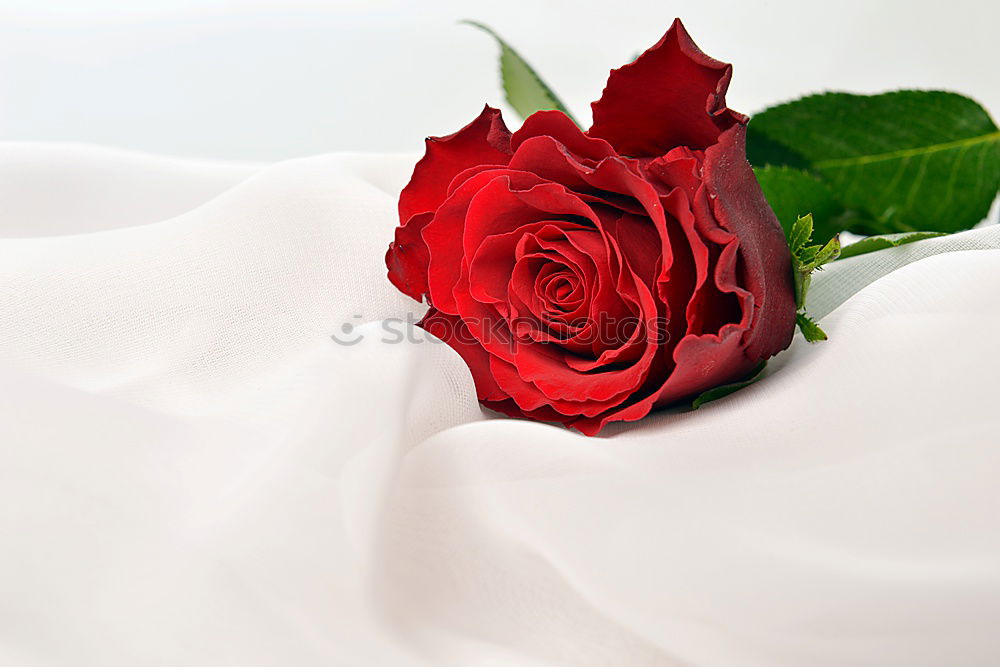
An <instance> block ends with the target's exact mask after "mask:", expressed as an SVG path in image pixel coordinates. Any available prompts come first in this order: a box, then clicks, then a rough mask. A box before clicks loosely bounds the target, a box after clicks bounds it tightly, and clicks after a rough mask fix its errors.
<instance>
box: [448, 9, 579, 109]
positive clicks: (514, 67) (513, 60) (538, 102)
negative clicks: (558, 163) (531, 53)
mask: <svg viewBox="0 0 1000 667" xmlns="http://www.w3.org/2000/svg"><path fill="white" fill-rule="evenodd" d="M461 23H466V24H468V25H471V26H473V27H475V28H479V29H480V30H483V31H485V32H487V33H488V34H490V35H491V36H492V37H493V39H495V40H496V41H497V44H499V45H500V77H501V79H502V80H503V88H504V93H505V94H506V96H507V102H509V103H510V105H511V106H512V107H514V110H515V111H517V113H518V114H520V116H521V118H522V120H523V119H525V118H527V117H528V116H530V115H531V114H533V113H535V112H536V111H541V110H543V109H556V110H557V111H562V112H563V113H564V114H566V115H567V116H569V117H570V119H571V120H573V122H574V123H576V120H575V119H574V118H573V116H572V115H571V114H570V113H569V111H568V110H567V109H566V105H565V104H563V103H562V101H561V100H560V99H559V98H558V97H556V94H555V93H553V92H552V89H551V88H549V87H548V86H547V85H546V84H545V82H544V81H542V79H541V77H539V76H538V74H536V73H535V70H533V69H532V68H531V65H529V64H528V63H527V62H526V61H525V60H524V58H522V57H521V56H520V55H519V54H518V52H517V51H515V50H514V49H512V48H511V47H510V45H509V44H507V42H505V41H504V40H503V39H501V37H500V35H498V34H497V33H496V32H494V31H493V29H491V28H490V27H488V26H485V25H483V24H482V23H478V22H476V21H461ZM576 124H577V125H579V123H576Z"/></svg>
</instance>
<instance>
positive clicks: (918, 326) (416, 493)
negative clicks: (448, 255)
mask: <svg viewBox="0 0 1000 667" xmlns="http://www.w3.org/2000/svg"><path fill="white" fill-rule="evenodd" d="M413 160H414V157H413V156H405V155H403V156H390V155H382V156H379V155H329V156H322V157H316V158H311V159H303V160H296V161H290V162H284V163H280V164H277V165H274V166H270V167H266V168H265V167H261V166H256V165H220V164H202V163H193V162H191V163H189V162H183V161H177V160H167V159H161V158H154V157H151V156H142V155H136V154H129V153H121V152H117V151H107V150H102V149H96V148H87V147H78V146H77V147H75V146H60V145H5V146H2V147H0V176H2V178H0V194H2V196H0V201H2V202H3V206H2V207H0V237H8V238H2V239H0V664H2V665H5V666H7V665H10V666H11V667H22V666H24V667H27V666H31V667H36V666H45V667H54V666H63V665H67V666H69V665H73V666H74V667H76V666H95V667H96V666H100V667H115V666H123V667H124V666H133V665H143V666H163V665H185V666H190V665H206V666H209V665H211V666H218V665H239V666H240V667H257V666H272V665H273V666H279V665H280V666H286V665H295V666H296V667H312V666H316V667H319V666H321V665H322V666H324V667H329V666H331V665H336V666H345V667H357V666H365V667H367V666H373V667H404V666H406V667H409V666H423V665H433V666H439V665H441V666H451V665H455V666H462V667H485V666H491V667H492V666H500V665H503V666H504V667H520V666H522V665H523V666H525V667H529V666H530V667H543V666H544V667H555V666H557V665H559V666H565V665H571V666H581V667H583V666H588V667H591V666H592V667H598V666H600V667H605V666H607V667H624V666H628V667H653V666H667V665H689V664H690V665H705V666H725V667H731V666H734V665H735V666H743V665H746V666H758V665H759V666H767V667H774V666H779V667H781V666H789V667H803V666H812V665H816V666H827V665H829V666H834V665H836V666H843V665H859V666H860V665H871V666H876V665H877V666H879V667H884V666H886V665H900V666H906V667H914V666H919V665H945V664H949V665H950V664H961V665H964V666H968V665H995V664H997V663H998V662H1000V640H998V639H997V636H996V628H997V627H998V626H1000V519H998V513H997V508H998V503H1000V485H998V484H997V472H998V470H1000V446H998V442H1000V436H998V431H1000V428H998V427H1000V419H998V416H997V415H998V412H997V407H996V396H997V393H996V378H997V377H998V375H1000V353H998V348H997V346H996V341H995V338H996V332H997V331H998V330H1000V296H998V295H1000V263H998V262H1000V249H997V248H998V246H1000V240H998V236H997V234H996V229H995V228H984V229H981V230H976V231H973V232H968V233H966V234H963V235H960V236H958V237H955V238H953V239H943V240H932V241H926V242H923V244H925V245H922V246H921V247H922V248H924V250H921V251H920V252H919V253H917V254H919V255H921V256H923V255H926V254H929V252H930V250H929V249H932V248H937V249H938V250H941V252H940V254H937V255H934V256H929V257H925V258H922V259H919V261H912V263H909V264H907V262H908V261H910V260H914V259H915V255H914V253H915V251H914V250H913V249H912V248H911V249H909V250H908V249H906V248H899V249H895V250H890V251H884V252H881V253H878V254H876V255H873V256H869V257H867V258H859V259H855V260H850V261H845V262H842V263H838V264H835V265H834V266H832V267H830V268H829V269H827V270H826V271H825V272H823V273H822V274H821V275H820V276H819V277H818V278H817V279H816V284H815V287H814V290H815V295H816V296H815V299H816V303H817V304H818V306H819V307H821V308H822V309H823V310H824V311H830V314H829V315H828V316H827V317H825V318H824V320H823V326H824V328H825V329H826V330H827V332H828V333H829V334H830V340H829V341H828V342H826V343H823V344H818V345H812V346H810V345H808V344H806V343H804V342H803V341H802V340H800V339H797V340H796V341H795V343H794V344H793V346H792V348H791V350H789V351H788V352H786V353H784V354H783V355H781V356H780V357H778V359H777V360H776V361H775V362H774V363H772V366H771V369H772V370H771V373H770V375H769V376H768V377H767V378H765V379H764V380H763V381H761V382H760V383H758V384H756V385H754V386H753V387H751V388H749V389H747V390H745V391H742V392H739V393H737V394H735V395H733V396H731V397H729V398H727V399H724V400H722V401H719V402H717V403H714V404H711V405H709V406H706V407H705V408H703V409H701V410H699V411H696V412H687V413H674V414H661V415H657V416H654V417H652V418H649V419H647V420H644V421H642V422H639V423H637V424H634V425H632V426H629V427H614V428H611V429H609V431H608V432H607V434H606V437H601V438H590V439H588V438H585V437H582V436H579V435H577V434H574V433H571V432H569V431H566V430H564V429H562V428H558V427H554V426H548V425H542V424H535V423H528V422H524V421H517V420H508V419H498V418H495V417H494V416H487V415H484V414H483V413H482V411H481V410H480V409H479V407H478V406H477V404H476V401H475V397H474V393H473V386H472V381H471V378H470V376H469V374H468V371H467V370H466V369H465V367H464V366H463V364H462V362H461V360H460V359H459V357H458V356H457V355H455V354H454V353H453V352H452V351H451V350H450V349H448V348H447V347H446V346H444V345H442V344H440V343H435V342H433V341H432V340H429V339H428V338H427V337H426V336H420V335H419V331H418V330H413V329H412V328H410V329H408V330H407V333H408V334H410V335H412V336H413V337H414V338H413V340H405V341H403V342H399V343H393V342H390V341H392V340H395V338H396V335H395V333H394V332H401V331H404V329H403V328H402V325H400V324H399V322H394V321H392V320H391V319H390V321H388V322H386V321H385V320H386V318H399V319H404V320H405V319H406V318H407V317H408V316H414V315H417V314H418V313H419V307H418V306H417V305H416V304H414V303H412V302H410V301H409V300H408V299H406V298H405V297H403V296H401V295H399V294H398V293H397V292H396V291H395V290H394V289H393V288H392V287H391V286H390V285H389V283H388V282H387V280H386V279H385V277H384V274H385V270H384V267H383V263H382V257H383V253H384V251H385V247H386V244H387V243H388V241H389V239H390V236H391V230H392V227H393V225H394V224H395V213H394V211H395V195H396V192H397V191H398V188H399V187H400V186H401V184H402V183H403V182H404V181H405V179H406V178H407V176H408V174H409V171H410V169H411V167H412V163H413ZM12 237H18V238H12ZM949 244H950V245H949ZM945 246H947V247H945ZM963 248H978V249H975V250H965V251H963V250H962V249H963ZM945 250H947V252H945ZM904 264H905V266H904ZM897 266H902V268H898V269H897V270H895V271H892V272H889V271H890V270H891V269H892V268H896V267H897ZM880 276H881V277H880ZM875 278H878V279H877V280H875V282H872V283H871V284H869V285H867V286H863V285H864V283H865V282H866V281H867V280H874V279H875ZM836 285H849V287H837V286H836ZM840 301H843V303H842V304H839V302H840ZM838 304H839V307H838ZM345 325H349V326H346V327H345ZM333 334H337V335H338V336H339V337H341V339H342V340H347V341H350V340H359V342H358V343H357V344H354V345H338V344H336V343H335V342H334V341H333V340H331V338H330V336H331V335H333Z"/></svg>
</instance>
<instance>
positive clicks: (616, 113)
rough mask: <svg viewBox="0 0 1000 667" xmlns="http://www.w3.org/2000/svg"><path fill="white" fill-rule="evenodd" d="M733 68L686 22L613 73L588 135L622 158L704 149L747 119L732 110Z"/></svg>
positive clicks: (596, 106) (675, 26)
mask: <svg viewBox="0 0 1000 667" xmlns="http://www.w3.org/2000/svg"><path fill="white" fill-rule="evenodd" d="M731 76H732V66H731V65H727V64H725V63H721V62H719V61H717V60H714V59H712V58H710V57H708V56H707V55H705V54H704V53H702V51H701V50H700V49H699V48H698V47H697V45H696V44H695V43H694V41H692V39H691V36H690V35H688V33H687V30H685V29H684V25H683V24H682V23H681V21H680V19H677V20H675V21H674V23H673V25H671V26H670V29H669V30H668V31H667V34H666V35H664V36H663V38H662V39H661V40H660V41H659V42H657V43H656V44H655V45H654V46H653V47H652V48H650V49H649V50H647V51H646V52H645V53H643V54H642V55H641V56H639V58H638V59H636V61H635V62H633V63H631V64H628V65H625V66H623V67H620V68H618V69H616V70H612V72H611V75H610V76H609V77H608V83H607V86H606V87H605V88H604V93H603V94H602V95H601V99H600V100H598V101H597V102H594V103H593V104H592V105H591V107H592V108H593V111H594V124H593V126H592V127H591V128H590V130H589V131H588V132H587V134H589V135H590V136H592V137H600V138H602V139H606V140H607V141H608V142H610V143H611V145H612V146H614V147H615V149H616V150H617V151H618V152H619V153H621V154H622V155H629V156H631V157H656V156H660V155H663V154H664V153H666V152H667V151H669V150H670V149H672V148H674V147H676V146H687V147H689V148H695V149H703V148H707V147H708V146H711V145H712V144H714V143H715V142H716V141H717V140H718V138H719V133H720V132H722V131H723V130H726V129H728V128H729V127H731V126H732V125H733V124H734V123H736V122H738V121H739V120H741V119H742V118H743V116H741V115H740V114H738V113H736V112H734V111H731V110H730V109H728V108H726V89H727V88H728V87H729V79H730V77H731Z"/></svg>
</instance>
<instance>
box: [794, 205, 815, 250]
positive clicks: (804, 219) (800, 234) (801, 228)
mask: <svg viewBox="0 0 1000 667" xmlns="http://www.w3.org/2000/svg"><path fill="white" fill-rule="evenodd" d="M812 233H813V217H812V213H806V214H805V215H803V216H801V217H798V218H796V219H795V222H793V223H792V231H791V234H790V235H789V236H788V249H789V250H791V251H792V255H798V254H799V253H800V252H801V251H802V249H803V248H804V247H805V245H806V243H808V242H809V239H810V238H811V237H812Z"/></svg>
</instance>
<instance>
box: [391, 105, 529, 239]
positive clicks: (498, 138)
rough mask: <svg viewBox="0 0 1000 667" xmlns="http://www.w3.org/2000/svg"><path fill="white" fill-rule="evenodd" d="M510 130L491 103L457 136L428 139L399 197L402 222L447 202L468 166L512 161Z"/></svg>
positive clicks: (455, 134)
mask: <svg viewBox="0 0 1000 667" xmlns="http://www.w3.org/2000/svg"><path fill="white" fill-rule="evenodd" d="M510 136H511V135H510V130H508V129H507V126H506V125H504V122H503V118H502V117H501V116H500V110H499V109H494V108H493V107H491V106H489V105H488V104H487V105H486V106H485V107H483V110H482V112H481V113H480V114H479V116H478V117H477V118H476V119H475V120H474V121H472V122H471V123H469V124H468V125H466V126H465V127H463V128H462V129H461V130H459V131H458V132H455V133H454V134H449V135H448V136H446V137H428V138H427V140H426V142H425V143H426V150H425V152H424V156H423V157H422V158H421V159H420V161H419V162H417V165H416V166H415V167H414V168H413V176H412V177H411V178H410V182H409V183H407V184H406V187H405V188H403V191H402V192H401V193H400V194H399V222H400V223H402V224H404V225H405V224H406V221H407V220H409V219H410V218H411V217H412V216H414V215H416V214H417V213H425V212H427V211H434V210H436V209H437V207H438V206H440V205H441V203H442V202H443V201H444V200H445V197H446V196H447V193H448V185H449V184H450V183H451V181H452V179H454V178H455V176H457V175H458V174H459V173H461V172H463V171H465V170H466V169H468V168H469V167H476V166H479V165H483V164H496V165H506V164H507V163H508V162H510V152H511V151H510Z"/></svg>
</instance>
